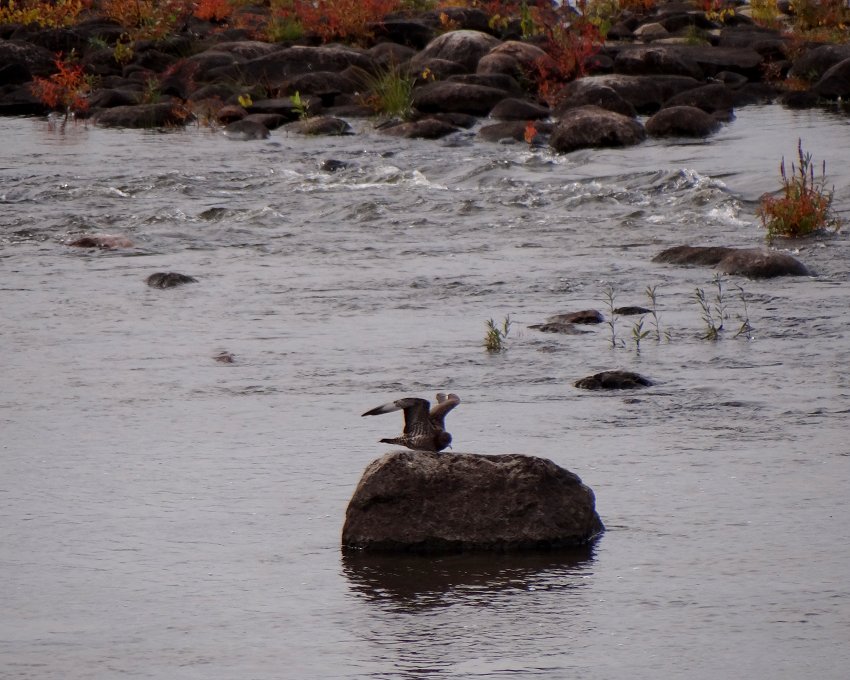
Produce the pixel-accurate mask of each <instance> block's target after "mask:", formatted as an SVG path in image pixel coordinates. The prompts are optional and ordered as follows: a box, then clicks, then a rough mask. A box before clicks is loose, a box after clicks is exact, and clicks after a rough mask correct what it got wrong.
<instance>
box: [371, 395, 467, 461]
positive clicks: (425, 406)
mask: <svg viewBox="0 0 850 680" xmlns="http://www.w3.org/2000/svg"><path fill="white" fill-rule="evenodd" d="M459 403H460V397H459V396H457V395H456V394H449V395H448V396H446V395H445V394H443V393H442V392H439V393H438V394H437V403H436V404H435V405H434V407H433V408H431V404H430V402H429V401H428V400H427V399H419V398H418V397H405V398H403V399H397V400H396V401H391V402H390V403H389V404H384V405H383V406H378V407H377V408H373V409H372V410H371V411H366V413H364V414H363V415H364V416H379V415H381V414H382V413H391V412H392V411H404V430H403V431H402V433H401V436H400V437H394V438H393V439H381V440H379V441H380V442H381V443H383V444H398V445H401V446H406V447H407V448H409V449H418V450H420V451H442V450H443V449H444V448H446V447H447V446H450V445H451V443H452V436H451V435H450V434H449V433H448V432H446V414H447V413H448V412H449V411H451V410H452V409H453V408H454V407H455V406H457V405H458V404H459Z"/></svg>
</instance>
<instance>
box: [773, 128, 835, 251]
mask: <svg viewBox="0 0 850 680" xmlns="http://www.w3.org/2000/svg"><path fill="white" fill-rule="evenodd" d="M779 172H780V175H781V176H782V189H781V190H780V194H779V195H778V196H773V195H770V194H765V195H764V196H762V198H761V204H760V205H759V208H758V216H759V217H760V218H761V221H762V224H763V225H764V227H765V229H767V237H768V239H769V240H772V239H774V238H776V237H778V236H784V237H792V238H793V237H799V236H808V235H809V234H812V233H814V232H817V231H820V230H824V229H838V228H839V227H840V226H841V223H840V220H839V219H838V217H837V216H836V214H835V213H834V211H833V209H832V197H833V193H834V191H833V189H831V188H827V185H826V162H823V163H822V165H821V174H820V176H819V177H815V163H814V160H813V158H812V154H810V153H807V152H804V151H803V140H802V139H798V140H797V162H796V163H793V162H792V163H791V172H790V173H789V172H788V171H787V170H786V167H785V158H784V157H783V158H782V162H781V163H780V165H779Z"/></svg>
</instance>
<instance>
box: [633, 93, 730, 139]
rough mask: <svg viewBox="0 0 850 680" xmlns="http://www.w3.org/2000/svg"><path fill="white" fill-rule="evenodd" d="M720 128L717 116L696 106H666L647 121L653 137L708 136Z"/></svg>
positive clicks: (647, 126) (648, 130) (647, 129)
mask: <svg viewBox="0 0 850 680" xmlns="http://www.w3.org/2000/svg"><path fill="white" fill-rule="evenodd" d="M686 94H687V93H686ZM719 129H720V122H719V121H718V120H717V119H716V118H714V117H713V116H711V115H709V114H707V113H706V112H705V111H703V110H702V109H698V108H697V107H695V106H671V107H666V108H663V109H661V110H660V111H659V112H658V113H656V114H653V116H652V117H651V118H650V119H649V120H648V121H646V131H647V133H648V134H649V135H650V136H652V137H708V136H709V135H711V134H713V133H715V132H717V130H719Z"/></svg>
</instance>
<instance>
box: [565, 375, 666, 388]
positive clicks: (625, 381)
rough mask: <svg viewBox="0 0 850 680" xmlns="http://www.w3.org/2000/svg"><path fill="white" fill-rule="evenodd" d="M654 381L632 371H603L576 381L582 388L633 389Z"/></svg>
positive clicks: (648, 384) (576, 384) (646, 385)
mask: <svg viewBox="0 0 850 680" xmlns="http://www.w3.org/2000/svg"><path fill="white" fill-rule="evenodd" d="M652 384H653V382H652V381H651V380H649V378H644V377H643V376H642V375H640V374H639V373H632V372H631V371H602V373H596V374H595V375H590V376H588V377H586V378H582V379H581V380H577V381H576V382H575V386H576V387H578V388H579V389H582V390H632V389H636V388H638V387H649V386H650V385H652Z"/></svg>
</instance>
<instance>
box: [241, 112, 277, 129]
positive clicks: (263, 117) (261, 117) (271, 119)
mask: <svg viewBox="0 0 850 680" xmlns="http://www.w3.org/2000/svg"><path fill="white" fill-rule="evenodd" d="M243 120H248V121H252V122H254V123H259V124H260V125H263V126H264V127H265V128H266V129H268V130H276V129H277V128H279V127H280V126H281V125H283V124H284V123H285V122H286V119H285V118H284V117H283V116H281V115H280V114H278V113H249V114H248V115H247V116H245V118H243Z"/></svg>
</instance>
